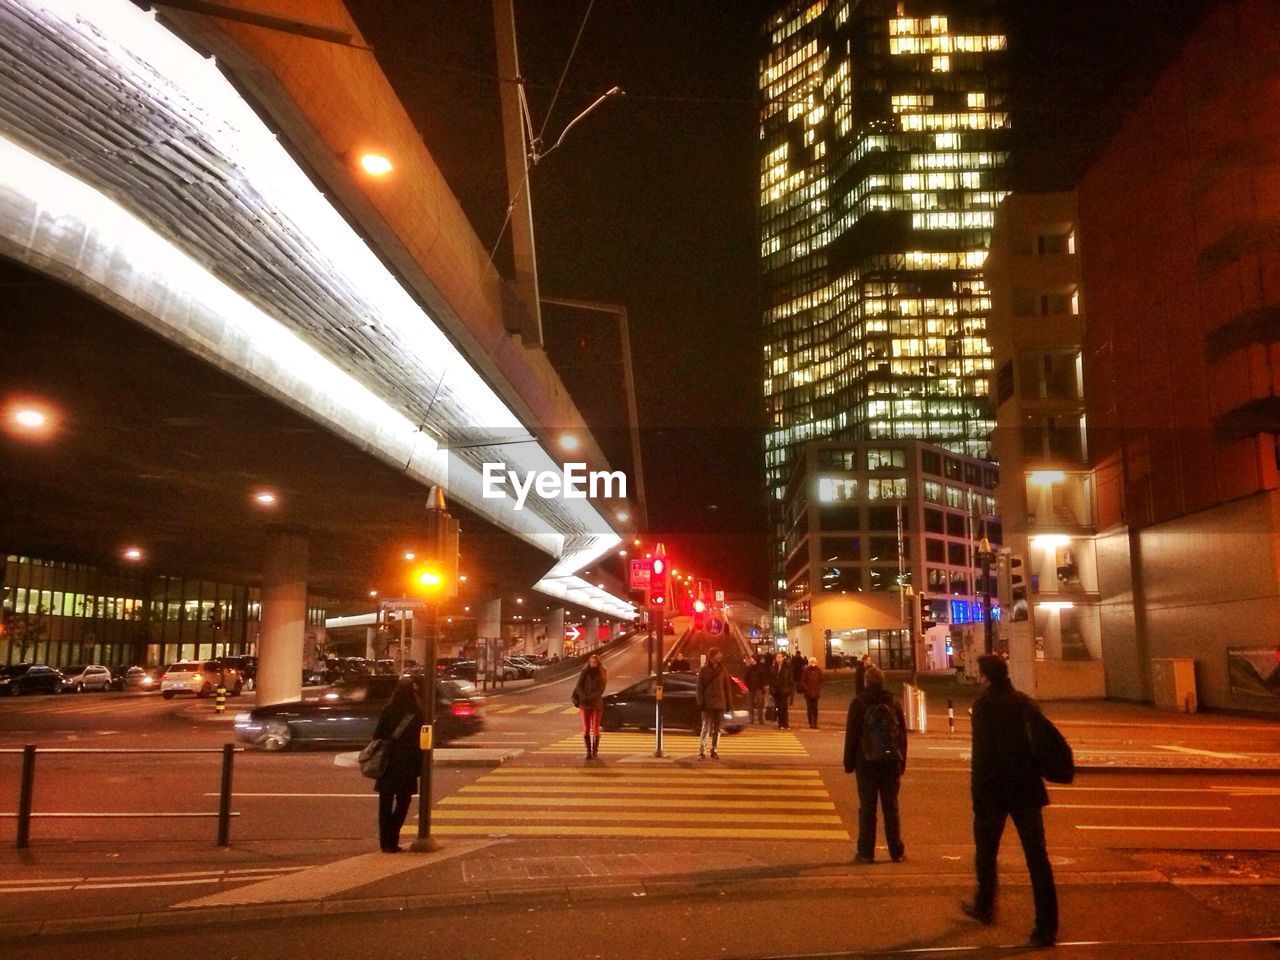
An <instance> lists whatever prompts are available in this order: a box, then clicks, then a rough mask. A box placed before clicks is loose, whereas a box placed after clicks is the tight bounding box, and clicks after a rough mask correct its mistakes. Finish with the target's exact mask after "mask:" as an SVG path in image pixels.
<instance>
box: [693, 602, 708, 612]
mask: <svg viewBox="0 0 1280 960" xmlns="http://www.w3.org/2000/svg"><path fill="white" fill-rule="evenodd" d="M706 609H707V605H706V604H705V603H703V602H702V601H701V600H695V601H693V612H694V613H702V612H703V611H704V610H706Z"/></svg>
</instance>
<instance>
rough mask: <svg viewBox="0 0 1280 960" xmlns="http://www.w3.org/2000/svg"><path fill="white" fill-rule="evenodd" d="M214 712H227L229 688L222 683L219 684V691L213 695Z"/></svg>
mask: <svg viewBox="0 0 1280 960" xmlns="http://www.w3.org/2000/svg"><path fill="white" fill-rule="evenodd" d="M213 712H214V713H226V712H227V688H226V687H224V686H223V685H222V684H218V692H217V693H216V694H214V697H213Z"/></svg>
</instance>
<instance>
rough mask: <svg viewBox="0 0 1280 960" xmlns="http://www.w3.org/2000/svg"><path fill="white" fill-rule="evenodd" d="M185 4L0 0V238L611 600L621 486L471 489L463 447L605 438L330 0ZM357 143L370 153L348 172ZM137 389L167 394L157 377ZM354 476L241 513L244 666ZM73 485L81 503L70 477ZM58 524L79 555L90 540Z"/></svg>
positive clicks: (29, 263)
mask: <svg viewBox="0 0 1280 960" xmlns="http://www.w3.org/2000/svg"><path fill="white" fill-rule="evenodd" d="M193 6H195V7H199V6H201V5H199V4H192V3H182V4H176V5H174V6H169V5H157V7H156V10H155V11H154V12H152V11H148V10H144V9H141V8H140V7H138V6H136V5H134V4H132V3H129V2H127V0H0V72H2V73H3V83H0V255H3V256H4V257H6V258H8V259H10V260H12V261H14V262H16V263H19V264H22V265H25V266H26V267H28V268H30V269H32V270H35V271H38V272H40V273H41V274H44V275H46V276H48V277H51V278H53V279H55V280H57V281H59V282H60V283H62V284H65V285H66V286H68V287H70V288H73V289H75V290H77V291H80V292H81V293H83V294H85V295H87V296H88V297H91V298H92V299H94V300H95V301H97V302H99V303H101V304H103V305H105V306H107V307H108V308H110V310H111V311H113V312H114V313H116V314H119V315H123V316H125V317H127V318H129V319H130V320H131V321H133V322H134V323H136V324H140V325H141V326H142V327H143V328H145V329H146V330H148V331H150V332H151V333H152V334H154V335H156V336H158V337H160V338H162V339H163V340H164V341H166V342H167V343H168V344H170V345H173V346H175V347H177V348H178V349H179V350H180V351H181V352H182V353H183V354H185V355H186V356H187V357H196V358H199V359H200V360H202V361H204V362H206V363H207V364H210V365H212V367H213V368H215V369H216V371H217V372H218V374H219V375H221V376H223V377H225V378H229V379H230V380H232V381H234V382H235V383H237V384H242V385H246V386H248V387H249V388H252V391H253V392H255V393H257V394H261V395H262V396H263V397H266V398H268V399H269V400H270V401H272V402H273V403H274V404H275V405H278V406H279V407H281V408H283V409H284V411H287V412H285V413H282V412H278V411H277V412H276V413H275V414H274V415H275V416H279V417H281V418H287V417H288V416H289V415H296V416H297V417H300V418H303V419H304V420H305V421H306V422H309V423H310V424H314V425H319V426H320V427H321V428H323V429H322V431H321V432H322V433H323V434H324V436H323V437H320V438H317V439H315V442H316V443H317V444H320V445H323V444H324V443H326V442H328V441H327V440H326V438H327V437H332V438H337V439H338V440H340V441H341V442H342V443H343V444H344V445H349V446H350V447H353V448H355V449H356V450H358V451H360V452H361V453H362V454H364V455H366V456H367V457H368V458H370V459H371V460H375V461H378V462H380V463H381V464H383V465H385V470H388V471H392V472H394V474H395V476H396V477H397V478H399V480H400V481H407V484H408V486H407V489H414V488H416V489H421V490H422V491H423V492H424V493H425V488H426V486H428V485H430V484H440V485H441V486H442V487H443V488H444V489H445V490H446V491H447V493H448V494H449V497H450V501H451V503H452V504H455V505H461V506H463V507H465V508H466V511H467V515H468V516H469V517H470V518H473V519H475V520H476V521H478V523H479V525H480V527H481V528H482V529H491V530H496V531H501V532H503V533H505V534H508V535H510V536H511V537H515V538H518V539H519V540H520V541H523V542H524V543H526V544H528V545H530V546H531V547H532V548H534V549H536V551H538V552H539V553H540V554H542V555H543V556H545V557H547V558H548V559H547V561H546V562H547V564H548V565H549V569H546V570H544V571H542V572H541V575H540V576H539V577H538V578H537V583H536V584H534V588H535V589H537V590H539V591H541V592H543V593H544V594H546V595H548V596H551V597H553V598H555V599H557V600H560V601H564V602H569V603H573V604H576V605H578V606H580V607H582V608H583V609H585V610H587V611H593V612H596V613H598V614H602V615H604V616H607V617H611V618H617V619H629V618H630V617H631V616H632V615H633V610H632V608H631V606H630V604H629V603H627V602H626V601H625V600H622V599H620V598H618V597H616V596H613V595H611V594H609V593H608V592H607V591H604V590H600V589H599V588H598V587H596V586H595V585H594V584H592V583H590V582H588V581H587V580H585V579H584V578H582V577H581V576H579V575H578V571H580V570H581V569H582V568H584V567H586V566H588V565H589V564H591V563H592V562H593V561H594V560H596V559H598V558H600V557H602V556H604V555H606V554H607V553H608V552H609V551H611V549H612V548H613V547H615V545H616V544H618V543H619V541H620V536H621V534H622V533H625V526H626V520H625V518H626V517H627V515H628V514H629V513H631V511H630V508H629V506H628V504H626V503H625V502H618V501H609V502H603V501H597V502H593V501H590V500H563V499H561V500H552V499H539V500H531V501H530V502H529V503H528V504H526V505H525V506H524V509H517V505H516V502H515V500H514V499H513V498H511V497H504V498H502V499H489V498H486V497H484V496H483V495H482V491H481V483H480V479H481V467H482V464H483V463H485V462H495V461H502V462H505V463H506V464H507V465H509V466H510V468H511V469H515V470H520V471H550V470H555V469H557V468H558V466H559V464H560V463H561V462H562V460H563V459H566V458H565V457H564V454H563V453H562V452H561V451H560V450H559V448H558V447H557V445H556V441H557V439H558V438H560V437H561V436H563V435H565V434H569V435H572V436H573V437H574V438H575V439H576V440H577V442H578V446H577V448H576V449H575V450H574V451H573V453H572V456H571V459H572V460H574V461H582V462H585V463H586V464H587V465H588V467H589V468H591V469H605V468H607V464H605V463H604V461H603V456H602V455H601V454H600V451H599V448H598V446H597V444H596V443H595V441H594V439H593V438H592V436H591V433H590V430H589V429H588V427H587V425H586V424H585V423H584V421H583V418H582V416H581V414H580V412H579V411H578V410H577V409H576V407H575V406H574V404H573V402H572V400H571V399H570V398H569V396H568V394H567V392H566V391H565V390H564V388H563V386H562V384H561V383H560V380H559V378H558V377H557V376H556V374H555V372H554V371H553V370H552V368H551V366H550V364H549V363H548V361H547V358H546V356H545V354H544V353H543V352H542V350H541V347H540V345H539V344H536V343H525V342H523V341H522V339H521V336H520V335H519V333H518V332H516V330H517V328H518V326H519V321H518V319H516V318H515V314H516V311H514V310H511V309H508V308H507V306H506V305H507V303H508V302H509V300H510V298H509V296H508V295H507V294H506V287H505V284H504V282H503V280H502V278H501V277H500V276H499V275H498V273H497V271H496V270H495V269H494V267H493V266H492V264H491V263H490V261H489V256H488V252H487V251H486V249H485V248H484V246H483V245H482V244H481V242H480V241H479V240H478V238H477V237H476V236H475V234H474V231H473V230H472V229H471V227H470V225H469V224H468V222H467V221H466V218H465V217H464V215H463V213H462V211H461V209H460V207H459V206H458V204H457V202H456V200H455V199H454V198H453V196H452V195H451V193H450V192H449V190H448V188H447V186H446V184H445V182H444V180H443V178H442V176H441V174H440V172H439V170H438V169H437V168H436V166H435V164H434V163H433V161H432V159H431V156H430V154H429V152H428V150H427V148H426V147H425V146H424V145H423V144H422V142H421V140H420V138H419V136H418V134H417V133H416V131H415V130H414V128H413V126H412V124H411V123H410V122H409V120H408V118H407V116H406V115H405V113H404V111H403V109H402V108H401V106H400V104H399V102H398V100H397V98H396V95H395V93H394V92H393V91H392V89H391V87H390V85H389V84H388V82H387V80H386V78H385V77H384V76H383V74H382V72H381V70H380V69H379V67H378V65H377V63H376V61H375V60H374V58H373V55H372V53H371V52H370V51H369V50H368V49H367V47H366V46H365V45H364V44H363V41H362V40H361V39H360V36H359V33H358V31H357V30H356V27H355V25H354V23H353V22H352V20H351V18H350V17H349V15H348V14H347V12H346V10H345V9H344V8H343V6H342V5H341V3H339V2H337V0H313V2H309V3H308V4H306V5H305V14H306V17H307V20H308V24H305V25H292V27H291V25H288V24H273V25H271V26H263V25H261V23H248V22H243V21H240V20H236V19H227V18H218V17H213V16H207V15H205V14H202V13H195V12H192V11H191V10H189V9H178V8H179V7H193ZM224 6H227V7H239V8H244V9H246V10H253V11H257V12H258V13H263V12H265V13H277V14H279V15H280V16H281V17H286V18H287V17H288V16H290V15H291V13H292V11H294V10H296V9H297V5H296V4H291V3H285V2H282V0H274V2H265V0H254V2H253V3H247V2H246V3H241V2H238V0H232V2H231V3H229V4H225V5H224ZM281 26H284V27H285V29H278V27H281ZM313 28H318V29H313ZM318 37H322V39H320V38H318ZM344 37H345V38H346V40H345V41H343V38H344ZM366 150H376V151H377V152H378V153H380V154H382V155H384V156H386V157H388V158H389V159H390V160H391V162H392V164H393V171H392V172H391V173H390V174H389V175H387V176H386V177H383V178H380V179H372V178H369V177H367V176H365V175H363V173H362V172H361V170H360V168H359V167H358V165H357V164H356V158H357V157H358V156H359V155H360V154H361V153H362V152H364V151H366ZM103 323H104V325H105V324H107V323H108V321H107V320H105V319H104V321H103ZM175 362H180V361H175ZM132 375H133V376H135V377H141V378H142V379H143V380H145V381H150V380H151V379H152V378H151V377H149V376H148V375H147V373H146V372H145V370H136V371H134V372H133V374H132ZM135 385H136V386H137V389H138V390H139V391H141V392H142V393H144V394H145V393H146V391H147V390H148V389H150V388H151V384H150V383H149V382H146V383H144V382H139V381H135ZM124 393H125V394H126V395H128V394H130V393H131V391H129V390H125V391H124ZM149 399H150V402H152V403H154V404H156V405H163V404H164V403H166V399H165V395H164V394H163V393H162V392H160V391H156V392H155V393H154V394H152V395H150V396H149ZM212 402H214V403H216V402H217V401H216V400H215V401H212ZM246 402H251V401H246ZM162 412H163V411H156V410H152V411H150V413H151V414H152V415H154V416H156V417H159V416H160V414H162ZM228 416H234V414H233V413H228ZM241 426H242V428H244V429H249V430H251V429H252V425H248V424H241ZM224 429H225V426H224ZM274 453H275V454H276V455H277V457H278V456H279V451H275V452H274ZM102 459H103V460H105V459H106V458H105V457H103V458H102ZM286 459H287V456H286ZM14 475H15V476H16V477H17V479H16V480H13V481H12V483H13V485H14V487H15V488H17V489H20V490H22V491H26V495H28V496H29V495H30V492H29V490H30V488H31V487H32V486H33V485H38V484H40V483H41V478H40V474H39V469H38V464H37V465H35V466H30V472H29V473H26V474H23V473H22V468H21V467H14ZM116 479H118V480H119V481H120V482H122V483H127V482H128V479H129V478H128V476H127V475H123V474H122V475H121V476H120V477H118V478H116ZM173 479H174V481H175V483H179V484H180V481H181V477H175V478H173ZM382 481H383V482H386V477H385V476H383V477H382ZM298 484H299V485H300V486H303V487H305V486H306V481H305V479H300V480H298ZM319 485H320V486H324V485H323V484H319ZM400 489H406V487H403V486H402V487H400ZM211 496H214V497H215V498H216V494H211ZM299 499H300V501H301V500H306V491H305V490H304V491H302V492H301V495H300V497H299ZM359 499H360V498H359V494H358V491H351V490H347V491H343V492H342V493H338V492H337V491H333V490H331V489H330V490H329V496H328V497H316V496H314V495H312V496H311V499H310V501H309V503H308V504H307V507H306V509H299V510H298V511H297V512H296V514H295V515H293V516H291V517H290V518H289V519H290V521H291V524H290V526H288V527H286V526H278V527H273V528H264V529H263V530H261V531H260V535H259V536H256V537H242V539H243V540H244V541H246V542H247V543H249V544H251V545H252V549H255V550H257V551H258V553H257V559H258V561H259V567H258V569H259V570H262V569H263V568H264V567H265V568H266V569H267V570H268V572H267V573H266V574H265V576H264V579H263V588H264V610H263V643H264V651H263V659H264V669H265V667H266V664H267V660H268V656H267V653H266V650H265V647H266V646H270V645H276V646H277V647H278V648H279V649H284V648H288V650H289V651H290V653H289V658H288V661H287V662H285V661H281V663H282V667H281V676H282V677H283V676H284V675H285V673H286V672H287V670H286V668H288V670H291V669H292V665H293V660H294V659H295V656H294V653H293V652H292V651H293V648H294V647H295V646H297V647H299V648H300V645H301V635H300V630H301V624H300V623H299V622H297V618H296V615H295V614H287V615H284V616H283V619H281V616H279V615H274V614H269V612H268V610H267V609H266V608H267V606H268V604H267V603H266V599H265V598H266V597H267V596H275V597H277V599H278V601H279V602H277V603H273V604H271V606H273V607H274V608H275V610H276V611H277V612H278V611H281V610H284V609H286V608H290V605H292V606H293V607H296V605H297V601H298V599H299V595H298V590H299V589H301V591H302V600H303V601H305V592H306V582H307V580H308V579H309V578H310V576H311V573H312V571H311V569H310V568H311V567H313V566H315V562H314V557H315V551H314V550H311V551H310V555H311V558H313V559H310V560H309V559H308V549H307V546H308V537H307V534H306V532H305V531H306V529H309V528H311V527H312V526H313V524H315V523H320V524H323V523H326V522H329V523H332V522H333V515H334V513H335V512H337V513H341V512H343V511H348V510H349V511H350V512H351V514H352V517H353V519H354V518H356V517H358V516H359V514H360V505H359V502H358V501H359ZM190 508H191V510H192V511H199V510H201V509H202V508H201V507H200V505H199V504H198V503H194V502H193V503H191V504H190ZM68 509H71V506H70V505H68ZM79 509H80V510H81V511H82V512H83V515H84V525H85V526H84V529H85V530H93V529H97V527H96V526H95V525H94V524H95V520H99V519H100V518H96V517H95V516H94V505H93V503H92V502H88V503H82V504H80V507H79ZM18 519H19V520H20V521H21V520H22V519H23V518H18ZM26 519H33V518H30V517H28V518H26ZM188 519H189V523H190V526H191V529H192V531H198V530H201V518H199V517H190V518H188ZM170 521H171V522H176V523H180V521H176V520H174V518H173V517H170ZM39 522H43V521H38V522H37V525H38V523H39ZM407 522H408V523H415V522H417V521H416V520H414V519H410V520H408V521H407ZM68 526H70V525H68ZM210 526H211V524H208V523H206V524H205V526H204V529H203V532H202V533H201V534H200V536H203V537H204V538H205V539H206V540H207V541H208V542H209V543H210V546H211V548H212V550H213V551H214V552H215V553H217V552H221V553H223V554H227V553H234V552H235V549H236V547H235V545H232V544H229V543H227V542H226V538H223V539H219V537H218V536H217V534H216V532H214V531H211V530H210V529H208V528H209V527H210ZM353 526H354V524H353ZM299 527H300V528H302V531H301V532H300V531H299V529H298V528H299ZM50 529H51V530H53V528H52V527H51V528H50ZM347 533H348V534H349V535H350V536H351V538H352V540H353V542H355V541H357V540H359V539H360V534H359V532H358V531H356V530H354V529H353V530H349V531H347ZM57 535H58V534H57V533H56V531H55V532H50V533H49V537H55V536H57ZM62 536H64V537H67V529H66V528H64V529H63V531H62ZM102 536H103V537H104V538H105V536H106V533H105V531H104V532H103V534H102ZM193 536H194V534H193ZM76 539H77V542H76V543H75V544H74V548H75V549H77V550H80V551H82V552H86V553H88V554H89V555H92V554H93V553H94V551H95V550H96V551H97V552H99V553H102V554H108V553H109V550H110V549H111V547H110V545H109V544H107V543H105V542H104V543H101V544H98V545H94V544H92V543H86V542H85V541H86V540H87V539H88V538H87V537H86V536H80V537H78V538H76ZM197 539H198V537H197ZM464 543H465V541H464ZM241 549H244V548H243V547H241ZM464 549H465V548H464ZM235 562H237V563H239V564H241V565H245V564H246V563H248V562H249V561H247V560H246V558H245V557H243V556H240V557H239V558H238V559H237V560H236V561H235ZM271 571H274V572H271ZM334 582H335V583H337V582H342V581H341V577H340V576H337V575H335V579H334ZM346 586H349V584H346ZM270 591H274V593H271V592H270ZM286 601H287V602H286ZM271 659H274V657H272V658H271ZM294 673H295V674H296V671H294ZM269 686H270V684H269V683H268V684H267V685H264V687H263V689H264V692H266V699H270V698H272V694H271V693H270V691H269V690H267V687H269Z"/></svg>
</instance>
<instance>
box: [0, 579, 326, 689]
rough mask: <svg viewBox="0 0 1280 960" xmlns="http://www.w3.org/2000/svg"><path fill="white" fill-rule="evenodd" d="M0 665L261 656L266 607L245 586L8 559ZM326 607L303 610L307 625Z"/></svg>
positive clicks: (0, 588) (1, 600)
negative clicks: (259, 647)
mask: <svg viewBox="0 0 1280 960" xmlns="http://www.w3.org/2000/svg"><path fill="white" fill-rule="evenodd" d="M0 604H2V608H3V621H2V623H3V632H0V664H10V663H47V664H49V665H50V666H54V667H60V666H66V665H67V664H71V663H101V664H105V665H106V666H109V667H116V666H119V665H121V664H146V665H151V666H163V665H165V664H167V663H171V662H173V661H175V660H183V659H187V660H195V659H203V658H207V657H215V656H219V655H223V654H226V655H231V656H234V655H238V654H252V653H256V652H257V643H258V628H259V623H260V622H261V616H262V607H261V604H260V602H259V598H258V591H257V589H256V588H254V587H248V586H244V585H243V584H225V583H212V582H209V581H203V580H191V579H183V578H182V577H170V576H159V575H154V574H144V573H142V572H141V571H129V570H119V571H107V570H100V569H98V568H96V567H91V566H86V565H83V564H75V563H63V562H60V561H54V560H41V559H37V558H34V557H25V556H18V555H13V554H10V555H8V556H6V557H5V563H4V569H3V578H2V579H0ZM324 617H325V611H324V609H322V608H320V607H318V606H315V605H314V604H312V605H309V606H308V611H307V623H308V625H310V626H321V627H322V626H323V624H324Z"/></svg>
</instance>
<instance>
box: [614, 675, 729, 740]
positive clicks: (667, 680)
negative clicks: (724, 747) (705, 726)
mask: <svg viewBox="0 0 1280 960" xmlns="http://www.w3.org/2000/svg"><path fill="white" fill-rule="evenodd" d="M732 680H733V705H732V707H731V708H730V709H729V710H726V711H725V714H724V721H723V722H722V724H721V727H720V729H721V730H723V731H725V732H726V733H737V732H738V731H739V730H741V729H743V728H744V727H746V726H747V724H748V723H750V722H751V714H750V712H749V711H748V709H747V703H748V699H747V685H746V684H745V683H743V682H742V681H741V680H739V679H738V678H737V677H733V678H732ZM662 683H663V687H662V725H663V727H664V728H670V729H673V730H692V731H694V732H697V731H699V730H701V729H702V714H701V711H699V710H698V703H697V683H698V676H697V674H695V673H668V674H664V675H663V678H662ZM655 685H656V679H655V678H654V677H646V678H645V679H643V680H640V681H638V682H636V683H633V684H632V685H631V686H629V687H626V688H624V689H622V690H619V691H618V692H617V693H610V694H606V695H605V698H604V715H603V716H602V717H601V718H600V724H601V726H603V727H604V729H606V730H618V729H621V728H622V727H639V728H640V729H641V730H648V729H651V728H652V727H653V710H654V703H655V702H656V700H655V697H654V687H655Z"/></svg>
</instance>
